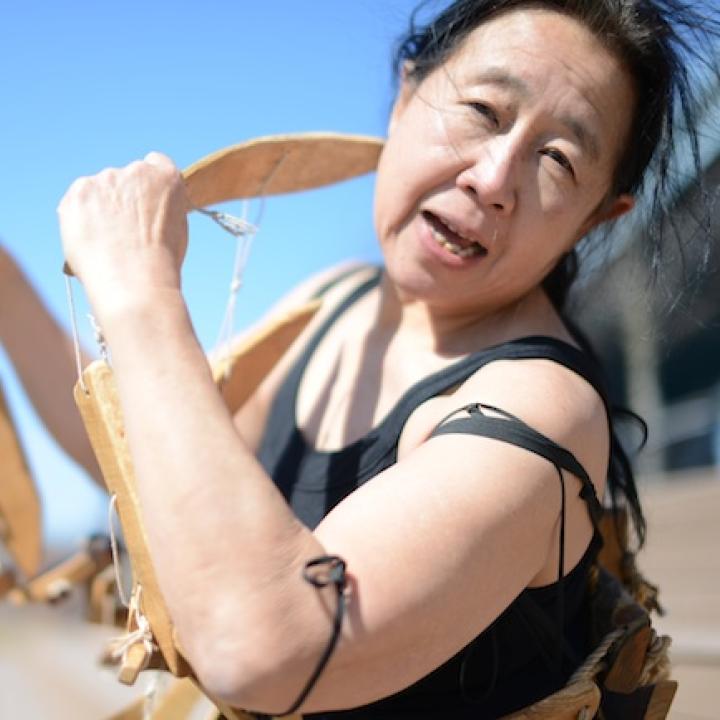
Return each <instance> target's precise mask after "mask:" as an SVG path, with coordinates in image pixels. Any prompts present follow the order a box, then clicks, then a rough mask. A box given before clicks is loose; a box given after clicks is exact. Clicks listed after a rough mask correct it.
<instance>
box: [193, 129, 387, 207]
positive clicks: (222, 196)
mask: <svg viewBox="0 0 720 720" xmlns="http://www.w3.org/2000/svg"><path fill="white" fill-rule="evenodd" d="M382 147H383V141H382V140H381V139H380V138H376V137H369V136H365V135H345V134H338V133H298V134H295V135H271V136H268V137H261V138H256V139H254V140H249V141H248V142H244V143H240V144H239V145H233V146H231V147H228V148H223V149H222V150H218V151H217V152H214V153H211V154H210V155H208V156H206V157H204V158H202V159H201V160H199V161H198V162H196V163H194V164H193V165H190V167H188V168H186V169H185V170H184V171H183V177H184V178H185V185H186V187H187V190H188V195H189V197H190V201H191V203H192V204H193V205H194V206H195V207H204V206H206V205H210V204H214V203H220V202H224V201H227V200H235V199H238V198H252V197H258V196H269V195H278V194H280V193H290V192H297V191H300V190H310V189H312V188H317V187H321V186H323V185H330V184H332V183H336V182H340V181H341V180H347V179H349V178H352V177H356V176H358V175H364V174H366V173H369V172H372V171H373V170H374V169H375V168H376V166H377V163H378V159H379V157H380V152H381V150H382Z"/></svg>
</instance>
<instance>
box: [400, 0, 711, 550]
mask: <svg viewBox="0 0 720 720" xmlns="http://www.w3.org/2000/svg"><path fill="white" fill-rule="evenodd" d="M427 5H428V2H427V0H426V1H425V2H423V3H422V4H421V5H420V6H419V7H418V8H417V9H416V11H415V12H414V13H413V15H412V18H411V21H410V29H409V32H408V33H407V34H406V35H405V37H404V38H402V39H401V41H400V43H399V46H398V50H397V52H396V55H395V71H396V75H397V76H399V71H400V69H401V68H405V69H406V70H405V71H406V73H407V77H408V79H410V80H413V81H415V82H417V83H420V82H422V80H423V79H424V78H425V77H427V76H428V75H429V74H430V73H431V72H433V71H434V70H435V69H436V68H438V67H440V66H441V65H442V64H443V63H444V62H445V61H446V60H447V59H448V58H449V57H450V56H451V55H452V54H453V53H454V52H455V51H457V50H458V49H459V48H460V47H461V45H462V43H463V42H464V41H465V40H466V39H467V37H468V36H469V35H470V34H471V32H472V31H473V30H475V28H477V27H478V26H480V25H482V24H483V23H485V22H487V21H488V20H490V19H491V18H493V17H495V16H497V15H498V14H500V13H504V12H508V11H512V10H514V9H516V8H527V7H536V8H545V9H549V10H554V11H557V12H560V13H563V14H566V15H568V16H570V17H573V18H575V19H577V20H578V21H579V22H581V23H582V24H584V25H585V26H586V27H587V28H588V29H590V30H591V31H592V32H593V33H594V35H595V36H596V37H597V38H598V39H599V40H600V41H601V42H602V43H603V44H604V45H605V47H606V48H607V49H608V50H609V51H610V52H612V53H613V54H615V55H616V56H617V57H618V58H619V59H620V60H621V61H622V62H623V63H624V65H625V67H626V69H627V71H628V73H629V75H630V77H631V78H632V80H633V82H634V89H635V94H636V103H635V114H634V117H633V119H632V125H631V131H630V136H629V140H628V143H627V147H626V148H625V149H624V152H623V154H622V155H621V158H620V160H619V162H618V166H617V168H616V171H615V174H614V178H613V184H612V187H611V190H610V192H611V194H613V195H618V194H621V193H630V194H634V195H640V194H642V195H643V196H644V197H645V199H646V203H645V208H646V212H647V217H646V218H644V223H643V225H644V230H645V235H646V238H645V248H646V250H647V251H648V254H649V256H650V264H651V267H652V268H653V270H654V271H655V270H657V268H658V267H659V265H660V252H661V249H662V246H663V244H664V236H665V235H666V234H667V232H668V230H670V231H673V233H672V234H673V235H674V236H675V238H676V240H678V241H679V239H680V237H681V235H680V233H679V232H678V228H676V227H675V224H674V220H673V218H672V216H671V215H670V213H669V212H668V210H669V209H670V207H671V205H672V204H673V202H674V201H675V199H676V196H677V194H678V191H679V190H680V188H681V186H682V185H683V183H684V182H686V181H687V176H688V175H691V176H692V175H694V176H695V178H696V179H695V180H694V182H696V183H698V185H699V186H700V190H701V192H704V189H703V187H702V180H701V178H702V162H701V159H700V152H699V147H698V130H697V127H698V120H697V117H698V113H699V111H700V109H701V105H702V104H701V102H700V100H701V98H700V97H699V95H700V91H701V89H702V88H701V87H700V85H701V84H700V83H699V82H698V78H693V77H692V75H691V71H692V69H693V67H696V68H705V69H709V70H710V76H711V77H715V78H717V77H718V69H717V65H716V63H717V59H716V57H715V55H714V52H713V40H715V39H717V38H718V37H720V14H719V13H718V12H717V10H716V11H715V14H714V15H713V12H712V9H711V8H710V7H705V8H704V7H703V6H704V3H703V2H702V0H697V1H695V2H692V3H690V2H683V0H455V1H454V2H451V3H450V4H449V5H447V6H446V7H445V9H444V10H442V12H440V13H439V14H438V15H437V16H436V17H435V18H434V19H432V20H431V21H429V22H426V23H420V22H419V20H418V18H419V16H420V14H421V13H422V12H423V11H424V10H425V8H426V6H427ZM679 136H684V138H683V139H684V144H681V143H679V142H678V141H679V140H680V139H681V138H680V137H679ZM679 145H680V147H682V148H683V152H684V153H685V154H686V155H689V156H690V158H691V159H692V168H691V169H690V173H688V172H687V170H686V171H685V173H684V177H681V173H680V169H682V163H681V162H679V161H680V158H679V155H680V152H679V147H678V146H679ZM685 148H687V149H685ZM684 162H687V158H685V159H684ZM706 207H707V220H706V221H705V223H703V222H702V221H700V222H699V227H701V228H704V231H705V233H706V236H707V237H708V238H709V235H710V233H709V218H710V212H711V210H710V203H706ZM708 247H709V243H708ZM578 270H579V262H578V254H577V252H576V251H575V250H573V251H572V252H571V253H569V254H568V255H566V256H564V257H563V258H562V259H561V260H560V262H559V263H558V264H557V266H556V267H555V268H554V269H553V270H552V272H550V274H549V275H548V276H547V277H546V278H545V280H544V281H543V288H544V290H545V292H546V293H547V295H548V296H549V298H550V300H551V301H552V302H553V304H554V305H555V307H556V308H557V310H558V312H560V313H561V315H563V316H564V317H565V319H566V320H567V316H566V313H565V306H566V300H567V295H568V292H569V289H570V287H571V285H572V283H573V281H574V280H575V278H576V277H577V274H578ZM571 329H572V331H573V333H574V334H576V336H578V337H579V339H580V342H581V344H582V345H583V346H585V347H586V349H587V350H588V351H590V347H589V344H588V343H587V341H586V340H584V338H581V337H580V334H579V332H578V331H577V329H575V328H571ZM638 420H639V418H638ZM639 421H640V422H641V423H642V421H641V420H639ZM609 475H610V479H609V486H610V492H611V496H612V499H613V504H615V499H616V497H617V494H618V492H620V493H621V494H623V495H624V496H625V497H626V499H627V502H628V504H629V506H630V510H631V513H632V515H633V519H634V524H635V528H636V531H637V535H638V540H639V542H640V544H641V545H642V543H643V541H644V537H645V520H644V518H643V515H642V511H641V508H640V503H639V500H638V496H637V491H636V488H635V483H634V480H633V477H632V471H631V468H630V464H629V462H628V460H627V457H626V456H625V454H624V452H623V450H622V448H621V447H620V445H619V443H618V442H617V440H616V438H615V437H614V436H613V447H612V457H611V468H610V472H609Z"/></svg>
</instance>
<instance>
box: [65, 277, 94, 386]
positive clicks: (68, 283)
mask: <svg viewBox="0 0 720 720" xmlns="http://www.w3.org/2000/svg"><path fill="white" fill-rule="evenodd" d="M65 294H66V295H67V301H68V312H69V314H70V326H71V328H72V340H73V350H74V352H75V367H76V369H77V375H78V382H79V383H80V387H81V388H82V391H83V392H84V393H85V394H86V395H89V394H90V392H89V391H88V389H87V387H86V386H85V380H84V379H83V375H82V355H81V352H80V334H79V332H78V326H77V315H76V314H75V299H74V298H73V291H72V278H71V277H70V276H69V275H68V274H66V275H65Z"/></svg>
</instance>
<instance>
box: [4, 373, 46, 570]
mask: <svg viewBox="0 0 720 720" xmlns="http://www.w3.org/2000/svg"><path fill="white" fill-rule="evenodd" d="M0 520H1V521H2V533H0V542H2V543H3V545H4V546H5V547H6V548H7V551H8V553H9V554H10V556H11V558H12V560H13V562H14V563H16V564H17V566H18V568H19V569H20V570H21V571H22V572H23V573H24V574H25V575H26V576H27V577H30V576H32V575H35V574H36V573H37V572H38V570H39V569H40V563H41V561H42V518H41V512H40V498H39V496H38V493H37V490H36V488H35V484H34V483H33V480H32V476H31V475H30V470H29V469H28V464H27V461H26V460H25V455H24V453H23V450H22V447H21V446H20V442H19V441H18V438H17V434H16V432H15V427H14V425H13V422H12V419H11V416H10V411H9V409H8V406H7V403H6V401H5V396H4V394H3V392H2V386H0Z"/></svg>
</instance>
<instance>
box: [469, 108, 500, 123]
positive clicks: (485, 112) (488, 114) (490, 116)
mask: <svg viewBox="0 0 720 720" xmlns="http://www.w3.org/2000/svg"><path fill="white" fill-rule="evenodd" d="M468 106H469V107H471V108H472V109H473V110H474V111H475V112H476V113H477V114H478V115H482V117H484V118H485V119H486V120H487V121H488V122H489V123H490V124H491V125H492V126H493V127H499V126H500V121H499V119H498V116H497V114H496V113H495V111H494V110H493V109H492V108H491V107H490V106H489V105H486V104H485V103H484V102H469V103H468Z"/></svg>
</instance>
